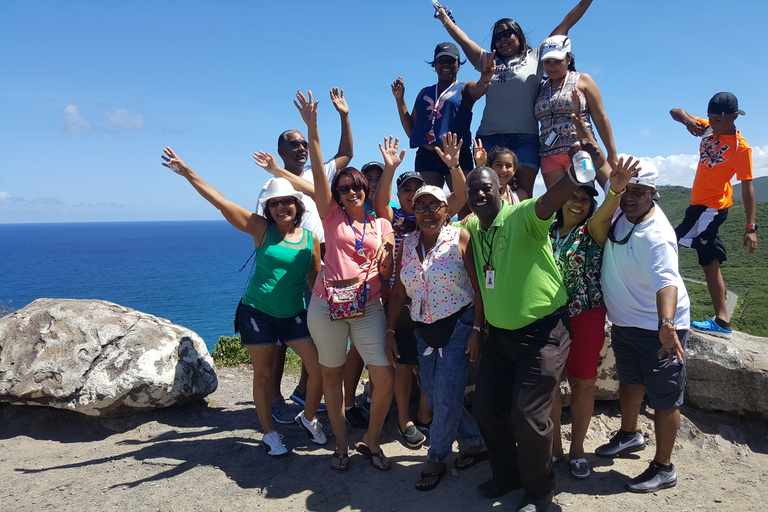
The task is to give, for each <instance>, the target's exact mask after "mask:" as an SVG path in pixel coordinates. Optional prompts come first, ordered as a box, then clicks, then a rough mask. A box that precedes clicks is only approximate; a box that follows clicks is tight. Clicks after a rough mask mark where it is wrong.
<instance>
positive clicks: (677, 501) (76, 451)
mask: <svg viewBox="0 0 768 512" xmlns="http://www.w3.org/2000/svg"><path fill="white" fill-rule="evenodd" d="M219 376H220V384H219V389H218V390H217V391H216V393H214V394H213V395H211V396H210V397H209V399H208V402H207V404H201V405H195V406H187V407H181V408H171V409H165V410H161V411H157V412H153V413H146V414H141V415H136V416H133V417H131V418H126V419H119V420H105V421H102V422H100V421H98V420H97V421H93V420H89V419H88V418H84V417H82V416H80V415H78V414H75V413H68V412H66V411H57V410H53V409H47V408H33V407H23V406H11V405H7V404H2V405H0V421H1V422H2V423H0V481H2V488H1V489H0V510H2V511H19V512H24V511H30V512H32V511H35V512H38V511H40V510H72V511H124V510H131V511H170V510H177V511H185V512H186V511H227V512H228V511H240V510H249V511H253V510H269V511H273V510H275V511H286V512H287V511H299V510H312V511H332V510H345V511H347V510H363V511H374V512H379V511H410V510H417V511H421V512H427V511H433V510H439V511H466V510H488V511H491V510H511V509H513V507H514V505H515V504H516V503H517V501H518V500H519V499H520V497H521V491H518V492H514V493H510V494H508V495H506V496H503V497H502V498H500V499H499V500H498V501H496V502H494V501H492V500H485V499H483V498H481V497H479V495H478V494H477V491H476V486H477V485H478V484H479V483H482V482H484V481H485V480H487V479H489V478H490V469H489V468H488V464H487V463H481V464H479V465H477V466H475V467H474V468H472V469H470V470H468V471H462V472H455V470H454V471H449V473H448V475H447V476H446V478H445V479H444V480H443V482H442V483H441V484H440V486H439V487H438V488H437V489H435V490H433V491H431V492H426V493H421V492H417V491H415V490H414V483H415V482H416V479H417V477H418V474H419V472H420V470H421V465H422V464H423V462H424V460H425V458H426V448H421V449H420V450H416V451H414V450H409V449H407V448H405V447H404V446H403V445H402V444H401V443H400V442H398V441H397V438H398V435H397V425H396V420H395V418H396V414H395V412H394V411H391V412H390V415H389V419H388V422H387V423H386V424H385V427H384V433H383V439H384V441H385V444H384V445H383V447H384V451H385V453H386V454H387V455H388V456H389V457H390V458H391V459H392V461H393V462H394V463H395V467H394V468H393V469H392V470H391V471H389V472H380V471H377V470H375V469H374V468H373V467H371V465H370V464H369V463H368V462H367V461H366V460H365V459H363V458H362V457H361V456H360V455H353V456H352V457H351V468H350V470H349V471H348V472H347V473H337V472H334V471H331V470H330V469H328V463H329V461H330V454H331V452H330V451H329V450H328V449H327V448H326V447H317V446H315V445H312V443H309V441H308V439H307V437H306V436H305V435H304V434H303V432H301V431H300V429H299V428H298V427H297V426H294V425H288V426H285V427H283V428H282V429H281V433H283V434H284V435H285V438H284V442H285V444H286V446H287V447H288V448H289V449H290V450H291V451H292V452H293V453H291V454H290V455H289V456H288V457H287V458H285V459H282V460H272V459H271V458H270V457H269V456H268V455H266V453H264V451H263V450H262V448H261V446H260V443H259V439H261V434H260V433H258V432H257V431H256V429H255V428H254V426H255V425H256V424H257V420H256V413H255V410H254V408H253V406H252V403H251V401H250V398H249V397H250V394H251V390H250V386H251V380H250V379H251V374H250V372H249V371H247V369H246V368H243V367H241V368H233V369H223V370H221V371H220V373H219ZM285 381H286V382H285V389H284V390H285V395H286V396H288V394H289V393H290V390H292V389H293V384H294V382H291V381H290V379H288V378H286V379H285ZM617 413H618V411H617V405H616V404H614V403H601V404H599V405H598V408H597V411H596V417H595V419H594V420H593V423H592V428H591V430H590V432H589V436H588V439H587V444H586V447H587V451H593V450H594V448H595V447H596V446H597V445H599V444H601V443H603V442H604V441H605V439H607V437H608V436H609V434H610V432H611V431H613V430H616V429H617V428H618V418H617ZM684 415H685V417H684V419H683V426H682V428H681V433H680V436H679V441H678V444H677V448H676V450H675V453H674V463H675V465H676V467H677V471H678V477H679V483H678V485H677V487H675V488H673V489H668V490H665V491H661V492H659V493H657V494H650V495H635V494H631V493H627V492H624V489H623V484H624V482H625V481H626V480H627V478H628V477H632V476H635V475H636V474H639V473H640V472H641V471H643V470H644V469H645V468H646V466H647V464H648V460H650V458H651V457H652V448H653V446H650V447H649V449H647V450H646V451H644V452H640V453H639V454H637V456H635V457H634V458H630V459H621V460H615V461H609V460H604V459H596V458H595V457H594V456H593V455H592V456H590V455H588V456H587V458H588V460H589V461H590V463H591V464H592V465H593V476H592V477H591V478H590V479H589V480H586V481H576V480H574V479H572V478H571V477H570V476H569V474H568V471H567V465H566V464H558V465H557V466H556V473H557V492H558V494H557V495H556V496H555V503H554V505H553V506H552V507H551V508H550V510H552V511H557V510H567V511H569V512H570V511H599V512H603V511H604V512H608V511H611V512H613V511H617V510H621V511H645V510H648V511H656V510H660V509H661V508H662V507H663V508H664V509H665V510H670V511H675V512H678V511H694V510H695V511H699V510H704V511H709V510H713V511H728V512H732V511H753V510H754V511H758V510H759V511H762V510H765V509H766V507H767V505H766V503H768V427H767V426H766V425H764V424H762V423H760V422H748V421H744V420H739V419H737V418H734V417H732V416H728V415H723V414H705V413H702V412H698V411H693V410H690V409H685V410H684ZM564 418H566V419H567V414H564ZM320 419H321V421H323V419H324V416H322V415H321V416H320ZM326 423H327V421H326ZM642 428H643V431H644V433H646V435H652V428H651V420H650V419H649V418H648V417H643V427H642ZM564 429H565V430H566V432H567V431H568V427H567V426H566V427H565V428H564ZM325 430H326V433H327V434H330V426H327V427H326V429H325ZM362 433H363V432H362V431H360V430H351V432H350V441H351V442H355V441H358V440H359V439H360V438H361V437H362ZM329 437H330V435H329ZM327 446H332V445H331V444H329V445H327ZM350 453H352V452H350ZM455 453H456V449H455V450H454V456H452V457H451V458H449V460H448V463H449V467H451V468H452V465H453V458H454V457H455Z"/></svg>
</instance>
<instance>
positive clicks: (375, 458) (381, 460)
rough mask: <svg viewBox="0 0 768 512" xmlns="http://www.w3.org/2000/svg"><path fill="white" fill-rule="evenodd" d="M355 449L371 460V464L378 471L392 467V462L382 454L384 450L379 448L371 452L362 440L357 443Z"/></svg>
mask: <svg viewBox="0 0 768 512" xmlns="http://www.w3.org/2000/svg"><path fill="white" fill-rule="evenodd" d="M355 449H356V450H357V453H359V454H360V455H362V456H363V457H365V458H366V459H368V460H369V461H371V465H372V466H373V467H375V468H376V469H378V470H379V471H387V470H388V469H390V468H391V467H392V463H390V462H389V459H388V458H387V457H386V455H384V450H381V449H380V451H378V452H372V451H371V449H370V448H368V445H367V444H365V443H363V442H360V443H357V444H356V445H355ZM377 462H378V463H377Z"/></svg>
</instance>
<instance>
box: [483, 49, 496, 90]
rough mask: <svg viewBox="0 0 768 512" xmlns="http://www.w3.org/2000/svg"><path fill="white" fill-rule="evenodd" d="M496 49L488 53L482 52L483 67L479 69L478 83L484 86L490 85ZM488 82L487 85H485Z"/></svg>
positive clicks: (493, 71) (494, 67)
mask: <svg viewBox="0 0 768 512" xmlns="http://www.w3.org/2000/svg"><path fill="white" fill-rule="evenodd" d="M495 57H496V50H493V51H492V52H491V54H490V55H488V53H487V52H486V53H483V69H482V71H480V83H481V84H482V85H485V86H486V87H488V86H490V84H491V79H493V75H494V74H495V73H496V59H495ZM486 84H488V85H486Z"/></svg>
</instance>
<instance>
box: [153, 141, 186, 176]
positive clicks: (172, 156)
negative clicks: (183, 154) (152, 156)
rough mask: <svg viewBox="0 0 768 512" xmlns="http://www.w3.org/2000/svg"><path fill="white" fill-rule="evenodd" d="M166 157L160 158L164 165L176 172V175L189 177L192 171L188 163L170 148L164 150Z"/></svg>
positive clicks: (161, 156)
mask: <svg viewBox="0 0 768 512" xmlns="http://www.w3.org/2000/svg"><path fill="white" fill-rule="evenodd" d="M163 153H165V154H164V155H160V158H162V159H163V162H162V164H163V165H164V166H166V167H167V168H169V169H170V170H172V171H173V172H175V173H176V174H178V175H180V176H187V175H189V173H190V172H191V169H190V168H189V166H188V165H187V163H186V162H185V161H184V160H182V159H181V158H179V157H178V155H176V153H174V151H173V150H172V149H171V148H170V147H166V148H165V149H164V150H163Z"/></svg>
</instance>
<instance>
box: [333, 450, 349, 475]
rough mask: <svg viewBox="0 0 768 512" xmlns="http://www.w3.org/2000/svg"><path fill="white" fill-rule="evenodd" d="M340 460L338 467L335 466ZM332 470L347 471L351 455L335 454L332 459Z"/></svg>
mask: <svg viewBox="0 0 768 512" xmlns="http://www.w3.org/2000/svg"><path fill="white" fill-rule="evenodd" d="M336 460H338V461H339V464H338V466H334V465H333V463H334V461H336ZM330 467H331V469H333V470H334V471H346V470H348V469H349V454H346V453H334V454H333V457H331V465H330Z"/></svg>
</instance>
